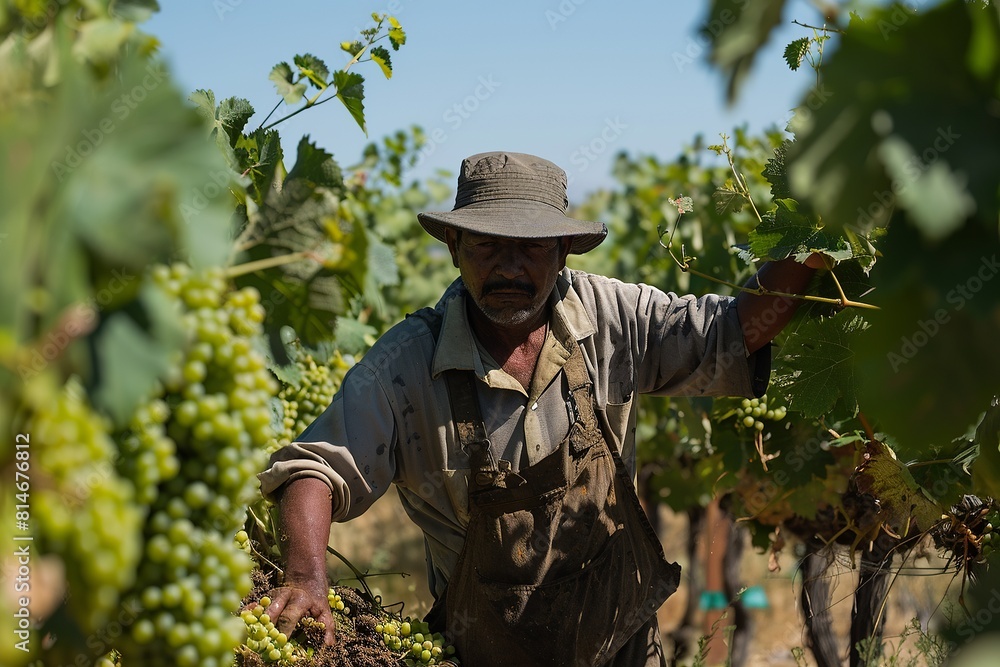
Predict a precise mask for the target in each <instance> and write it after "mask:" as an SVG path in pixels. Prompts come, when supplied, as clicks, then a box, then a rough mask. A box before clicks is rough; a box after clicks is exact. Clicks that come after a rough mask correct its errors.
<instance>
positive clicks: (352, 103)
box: [333, 71, 368, 135]
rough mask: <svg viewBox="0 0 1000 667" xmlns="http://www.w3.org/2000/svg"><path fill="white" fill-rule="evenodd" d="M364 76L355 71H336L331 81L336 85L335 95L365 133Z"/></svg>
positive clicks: (366, 132)
mask: <svg viewBox="0 0 1000 667" xmlns="http://www.w3.org/2000/svg"><path fill="white" fill-rule="evenodd" d="M364 80H365V78H364V77H363V76H361V75H360V74H358V73H356V72H342V71H337V72H334V73H333V83H334V85H335V86H337V97H338V98H339V99H340V101H341V102H343V103H344V106H345V107H347V110H348V111H349V112H350V113H351V118H353V119H354V120H355V122H357V124H358V126H359V127H360V128H361V130H362V131H363V132H364V133H365V134H366V135H367V134H368V128H367V127H365V105H364V102H363V101H364V98H365V87H364Z"/></svg>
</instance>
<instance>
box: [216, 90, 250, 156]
mask: <svg viewBox="0 0 1000 667" xmlns="http://www.w3.org/2000/svg"><path fill="white" fill-rule="evenodd" d="M253 114H254V110H253V107H252V106H251V105H250V102H248V101H247V100H245V99H243V98H241V97H227V98H226V99H224V100H222V102H221V103H220V104H219V110H218V112H217V114H216V118H218V121H219V124H220V125H221V126H222V128H223V129H224V130H225V131H226V134H227V135H229V145H230V146H232V145H233V144H235V143H236V140H237V139H238V138H239V137H240V135H241V134H242V133H243V128H244V127H246V124H247V121H248V120H250V117H251V116H253Z"/></svg>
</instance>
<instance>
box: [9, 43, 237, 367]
mask: <svg viewBox="0 0 1000 667" xmlns="http://www.w3.org/2000/svg"><path fill="white" fill-rule="evenodd" d="M58 38H59V39H63V38H64V37H58ZM62 52H63V53H64V54H66V55H67V57H64V58H63V59H62V60H61V61H60V63H59V68H60V71H61V74H62V76H61V77H60V81H59V83H58V85H55V86H53V87H50V88H48V89H46V93H45V95H40V94H38V91H37V90H35V91H31V90H16V89H15V90H9V89H6V88H4V87H3V86H5V85H7V84H8V83H10V82H11V80H4V81H3V82H0V98H3V100H4V103H3V104H2V105H0V155H3V156H4V161H5V169H4V178H2V179H0V200H2V201H3V202H4V207H3V213H2V216H3V224H2V228H3V230H4V233H7V234H9V236H8V238H6V239H4V240H3V242H2V245H0V249H2V251H3V253H4V256H5V257H10V258H16V260H12V261H8V262H0V326H2V327H4V328H7V329H8V330H9V331H11V332H13V335H14V338H15V340H16V341H17V342H18V343H19V344H21V345H29V344H34V343H38V342H42V341H44V340H46V338H45V337H46V336H50V335H51V332H55V331H60V330H61V329H62V323H63V321H64V318H65V316H66V314H67V313H68V312H69V311H70V310H72V309H74V308H77V307H79V305H80V304H84V305H86V306H87V307H90V308H92V309H93V310H94V312H95V313H96V314H97V316H98V317H99V318H105V317H111V316H112V314H114V317H116V318H118V317H133V315H132V313H131V311H128V310H125V311H122V310H121V309H123V308H125V307H126V306H127V305H128V304H129V303H130V302H132V301H133V300H134V299H135V298H136V296H137V294H138V291H139V287H140V285H141V283H142V280H141V276H142V274H143V272H144V271H145V270H146V269H147V268H148V267H149V266H150V265H151V264H155V263H157V262H167V261H173V260H176V259H178V258H185V259H189V260H190V261H192V262H193V263H195V264H196V265H198V266H205V265H215V266H218V265H220V264H222V263H223V262H224V261H225V260H226V258H227V256H228V253H229V249H230V243H231V241H230V238H229V220H230V216H231V214H232V209H233V200H232V199H231V196H230V193H229V187H230V185H231V183H232V177H233V173H232V171H231V169H230V168H229V167H228V166H227V165H226V163H225V161H224V159H223V157H222V156H221V155H220V154H219V152H218V151H217V150H216V149H215V148H214V147H213V146H212V144H211V142H209V141H206V138H205V125H204V123H203V122H202V120H201V119H200V118H199V117H198V114H197V113H196V112H195V111H193V110H192V109H191V108H190V107H189V105H188V104H187V103H186V102H185V101H184V99H183V97H182V96H181V94H180V93H179V92H178V91H177V89H176V88H175V87H174V85H173V83H172V82H171V80H170V77H169V74H168V72H167V71H166V70H164V69H163V67H162V65H161V64H159V63H156V62H151V61H148V60H142V59H139V58H138V57H132V58H124V59H122V61H121V62H120V63H119V65H118V76H116V77H113V78H109V79H106V80H103V79H100V78H99V77H97V76H95V75H94V74H93V72H92V70H91V69H90V68H89V67H87V66H83V65H80V64H79V63H77V62H76V61H75V60H74V59H72V58H70V57H68V53H66V51H65V50H64V51H62ZM150 128H155V131H151V130H150ZM118 311H121V312H118ZM133 319H135V317H133ZM135 322H136V324H135V326H138V327H139V328H140V329H143V330H145V329H144V327H145V325H144V324H143V323H142V321H141V318H140V319H135ZM109 324H110V323H109ZM127 329H128V327H126V326H124V325H122V324H116V325H114V328H111V329H109V330H110V331H113V332H115V331H116V330H117V332H116V333H115V334H114V335H116V336H124V337H127V336H128V334H127V333H120V332H123V331H126V330H127ZM133 330H134V327H133ZM85 333H86V332H85V331H76V332H71V335H69V336H68V337H67V338H65V339H61V341H60V343H59V345H58V346H56V348H53V349H54V350H55V351H54V352H53V353H52V354H51V356H50V357H49V358H48V360H47V362H48V363H51V364H54V365H58V366H59V368H60V371H61V372H63V373H78V374H80V375H81V376H82V378H83V380H84V381H85V382H90V381H91V380H92V379H93V377H95V376H98V375H100V374H101V373H104V372H110V371H108V368H110V366H108V367H106V365H109V364H112V363H113V361H112V359H111V357H109V356H108V354H111V353H112V352H113V350H114V345H108V346H104V347H100V348H95V349H98V351H99V354H97V356H96V358H95V359H94V360H93V361H94V362H95V363H96V365H90V364H84V363H82V362H81V361H80V360H81V359H82V358H83V355H81V354H80V353H79V346H78V345H77V344H75V343H74V342H73V341H74V339H75V338H80V337H82V336H83V335H84V334H85ZM150 336H151V337H152V338H154V339H156V341H155V342H156V344H162V345H164V346H167V347H169V341H167V340H166V339H161V338H158V334H157V333H155V332H154V333H151V334H150ZM123 340H124V339H123ZM131 349H135V348H134V347H133V348H131ZM157 370H158V369H157V368H156V367H155V364H133V365H132V371H131V372H133V373H135V375H136V378H135V381H136V382H137V383H138V384H139V385H143V384H148V383H149V382H150V381H152V379H153V378H155V377H156V375H157ZM112 376H113V374H112ZM109 377H110V376H109Z"/></svg>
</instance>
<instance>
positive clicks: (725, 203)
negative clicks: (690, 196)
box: [712, 179, 747, 215]
mask: <svg viewBox="0 0 1000 667" xmlns="http://www.w3.org/2000/svg"><path fill="white" fill-rule="evenodd" d="M712 199H713V200H715V212H716V213H719V214H722V215H726V214H727V213H739V212H740V211H742V210H743V207H744V206H746V204H747V198H746V196H745V195H744V194H743V193H742V192H737V191H736V188H735V187H733V181H732V179H727V180H726V182H725V184H724V185H720V186H719V187H718V188H716V190H715V192H714V193H713V194H712Z"/></svg>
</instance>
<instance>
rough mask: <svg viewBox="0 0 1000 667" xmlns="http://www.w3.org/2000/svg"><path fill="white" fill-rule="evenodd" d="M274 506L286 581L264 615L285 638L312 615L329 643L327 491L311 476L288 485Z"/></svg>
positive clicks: (277, 591) (328, 525)
mask: <svg viewBox="0 0 1000 667" xmlns="http://www.w3.org/2000/svg"><path fill="white" fill-rule="evenodd" d="M278 508H279V510H280V516H281V521H280V528H279V532H278V535H279V540H280V543H281V548H282V553H283V554H284V555H285V577H284V585H282V586H280V587H278V588H275V589H274V590H273V591H271V594H270V598H271V604H270V605H268V607H267V615H268V616H270V617H271V620H272V621H273V622H274V625H275V627H277V628H278V632H283V633H285V636H287V637H291V636H292V633H293V632H294V631H295V626H296V625H297V624H298V622H299V619H301V618H304V617H306V616H312V617H313V618H314V619H316V620H317V621H319V622H321V623H323V624H324V625H325V626H326V631H325V633H324V634H325V640H326V643H327V644H332V643H333V638H334V632H335V629H334V622H333V613H332V612H331V610H330V602H329V598H328V597H327V596H328V594H329V592H330V588H329V586H330V584H329V582H328V581H327V578H326V546H327V542H328V541H329V539H330V516H331V506H330V487H328V486H327V485H326V483H325V482H323V481H321V480H318V479H316V478H314V477H304V478H302V479H297V480H295V481H292V482H289V483H288V484H286V485H285V487H284V489H283V490H282V492H281V497H280V499H279V500H278Z"/></svg>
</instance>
